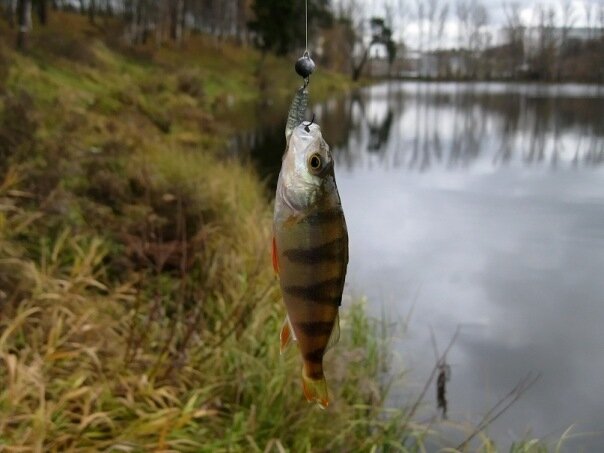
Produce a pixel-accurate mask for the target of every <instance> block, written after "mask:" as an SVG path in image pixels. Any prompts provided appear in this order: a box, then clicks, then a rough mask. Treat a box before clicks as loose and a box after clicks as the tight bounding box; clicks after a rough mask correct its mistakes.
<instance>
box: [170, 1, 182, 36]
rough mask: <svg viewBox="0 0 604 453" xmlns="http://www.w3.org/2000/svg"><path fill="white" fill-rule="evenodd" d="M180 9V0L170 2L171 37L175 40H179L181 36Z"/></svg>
mask: <svg viewBox="0 0 604 453" xmlns="http://www.w3.org/2000/svg"><path fill="white" fill-rule="evenodd" d="M179 10H180V1H179V0H172V2H170V39H172V40H173V41H177V40H178V38H179V34H178V26H179V20H178V17H179V14H178V12H179Z"/></svg>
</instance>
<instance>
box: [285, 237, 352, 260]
mask: <svg viewBox="0 0 604 453" xmlns="http://www.w3.org/2000/svg"><path fill="white" fill-rule="evenodd" d="M345 247H346V241H345V239H344V238H343V237H339V238H337V239H335V240H333V241H331V242H327V243H325V244H322V245H319V246H317V247H311V248H296V249H289V250H285V251H284V252H283V254H284V255H285V256H286V258H288V259H289V260H290V261H292V262H294V263H303V264H318V263H323V262H325V261H337V260H338V259H343V258H344V252H345Z"/></svg>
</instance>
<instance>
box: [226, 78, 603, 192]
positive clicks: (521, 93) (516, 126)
mask: <svg viewBox="0 0 604 453" xmlns="http://www.w3.org/2000/svg"><path fill="white" fill-rule="evenodd" d="M603 100H604V93H602V91H601V90H598V89H597V88H596V87H590V86H568V85H567V86H562V85H560V86H556V85H550V86H542V85H536V84H535V85H531V84H516V85H513V84H500V83H491V84H487V83H482V84H474V83H416V82H406V83H405V82H403V83H400V82H396V83H394V82H393V83H386V84H382V85H377V86H373V87H369V88H366V89H362V90H359V91H356V92H354V93H351V94H349V95H347V96H339V97H334V98H332V99H330V100H329V101H327V102H325V103H323V104H318V105H314V106H313V107H312V112H313V113H314V114H316V121H317V122H318V123H319V124H320V125H321V127H322V129H323V135H324V137H325V138H326V140H327V142H328V143H329V144H330V146H331V147H332V149H333V150H334V155H335V156H336V160H337V162H338V164H339V165H340V166H341V167H343V168H346V169H348V170H350V171H353V170H354V169H355V168H356V167H373V166H381V167H383V168H403V169H408V170H410V171H420V172H426V171H429V170H432V169H435V168H444V169H451V170H453V169H458V168H473V167H477V168H479V169H480V170H486V169H488V168H493V167H500V166H512V165H516V166H518V165H520V166H543V167H550V168H552V169H560V168H565V167H571V166H579V165H582V166H598V165H601V164H602V163H603V162H604V122H603V121H602V120H601V112H602V101H603ZM287 105H288V103H287V101H286V100H284V102H281V103H279V104H277V105H274V106H273V107H272V108H268V107H266V106H263V107H262V108H259V109H257V111H256V112H255V113H254V115H251V117H253V118H254V119H255V121H256V124H252V125H250V127H249V129H248V131H247V132H241V133H239V134H236V135H235V136H234V138H233V141H232V143H231V149H232V151H233V152H234V153H236V154H237V155H239V156H249V157H250V158H251V159H252V160H253V161H254V162H255V163H256V165H257V167H258V168H259V170H260V172H261V174H262V175H263V176H267V177H269V179H270V180H271V181H273V182H274V181H275V180H276V176H277V173H278V171H279V167H280V163H281V155H282V153H283V150H284V148H285V138H284V135H283V130H284V123H285V115H286V112H287ZM248 113H249V112H248ZM309 115H310V113H309Z"/></svg>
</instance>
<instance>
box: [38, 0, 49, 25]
mask: <svg viewBox="0 0 604 453" xmlns="http://www.w3.org/2000/svg"><path fill="white" fill-rule="evenodd" d="M37 9H38V19H39V20H40V24H42V25H46V24H47V22H48V1H47V0H38V8H37Z"/></svg>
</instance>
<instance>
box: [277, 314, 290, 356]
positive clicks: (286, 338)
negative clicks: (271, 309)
mask: <svg viewBox="0 0 604 453" xmlns="http://www.w3.org/2000/svg"><path fill="white" fill-rule="evenodd" d="M279 340H280V343H281V345H280V352H281V354H283V352H284V351H285V348H287V346H288V345H289V344H290V343H291V341H292V333H291V331H290V330H289V321H288V320H287V316H286V317H285V321H283V326H282V327H281V333H280V334H279Z"/></svg>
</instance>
